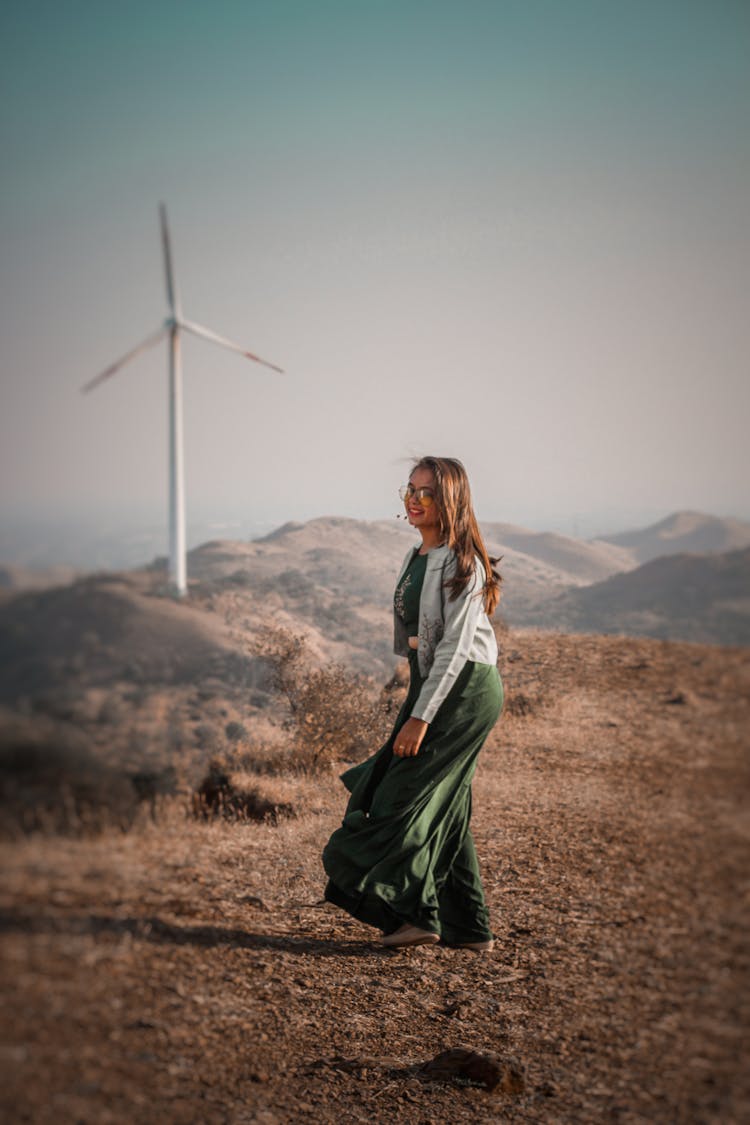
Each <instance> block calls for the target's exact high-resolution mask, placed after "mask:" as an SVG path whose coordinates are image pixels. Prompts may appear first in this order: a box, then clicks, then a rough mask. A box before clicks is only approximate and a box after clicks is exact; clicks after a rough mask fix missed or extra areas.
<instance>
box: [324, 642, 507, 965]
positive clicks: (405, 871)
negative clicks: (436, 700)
mask: <svg viewBox="0 0 750 1125" xmlns="http://www.w3.org/2000/svg"><path fill="white" fill-rule="evenodd" d="M409 664H410V668H411V680H410V684H409V693H408V695H407V698H406V701H405V702H404V705H403V707H402V708H401V710H400V712H399V714H398V718H397V719H396V723H395V725H394V728H393V732H392V733H391V737H390V738H389V739H388V741H387V742H386V743H385V745H384V746H382V747H381V749H380V750H379V751H378V752H377V753H376V754H375V755H373V757H371V758H369V759H368V760H367V761H365V762H362V763H361V764H360V765H357V766H354V767H353V768H352V769H350V770H347V771H346V773H344V774H343V775H342V781H343V782H344V785H345V786H346V788H347V789H348V790H349V792H350V793H351V797H350V799H349V804H348V806H347V809H346V813H345V816H344V821H343V824H342V825H341V827H340V828H339V829H337V831H336V832H334V833H333V835H332V836H331V839H330V840H329V841H328V844H327V845H326V848H325V850H324V852H323V866H324V868H325V870H326V873H327V875H328V878H329V883H328V886H327V887H326V892H325V895H326V898H327V899H328V900H329V901H330V902H333V903H335V904H336V905H337V906H340V907H341V908H342V909H344V910H346V911H348V912H349V913H350V914H352V915H353V916H354V917H355V918H358V919H359V920H360V921H362V922H366V923H367V924H369V925H371V926H376V927H377V928H378V929H381V930H383V932H384V933H392V932H393V931H394V930H396V929H398V927H399V926H401V925H402V924H403V923H404V922H410V923H413V924H414V925H417V926H419V927H420V928H422V929H426V930H432V931H434V932H435V933H438V934H440V935H441V936H442V938H443V940H444V941H445V942H447V943H450V944H460V943H463V942H473V941H486V940H488V939H489V938H490V937H491V930H490V926H489V917H488V913H487V907H486V903H485V899H484V891H483V889H482V882H481V879H480V875H479V867H478V864H477V857H476V852H475V850H474V841H473V839H472V836H471V831H470V829H469V821H470V818H471V781H472V778H473V776H474V770H475V768H476V763H477V756H478V754H479V751H480V749H481V748H482V745H483V743H484V741H485V739H486V737H487V735H488V734H489V732H490V730H491V729H492V727H493V725H494V723H495V722H496V720H497V718H498V716H499V714H500V711H501V709H502V704H503V688H502V683H501V680H500V676H499V674H498V671H497V668H496V667H495V666H494V665H489V664H474V663H471V662H469V663H467V664H466V665H465V666H464V668H463V669H462V671H461V673H460V674H459V676H458V678H457V680H456V682H455V684H454V685H453V687H452V689H451V691H450V693H449V695H448V696H447V698H446V699H445V701H444V702H443V704H442V706H441V707H440V709H439V711H438V712H437V714H436V716H435V718H434V720H433V721H432V723H430V726H429V727H428V729H427V734H426V736H425V740H424V742H423V743H422V746H421V748H420V751H419V754H418V755H417V756H416V757H415V758H398V757H396V756H395V755H394V753H393V743H394V739H395V736H396V733H397V732H398V730H399V729H400V727H401V726H402V725H403V723H404V722H405V721H406V719H407V718H408V717H409V715H410V714H411V709H412V707H413V706H414V703H415V701H416V699H417V696H418V695H419V691H420V689H421V686H422V680H421V679H420V676H419V671H418V665H417V660H416V654H415V653H413V654H412V655H411V656H410V658H409Z"/></svg>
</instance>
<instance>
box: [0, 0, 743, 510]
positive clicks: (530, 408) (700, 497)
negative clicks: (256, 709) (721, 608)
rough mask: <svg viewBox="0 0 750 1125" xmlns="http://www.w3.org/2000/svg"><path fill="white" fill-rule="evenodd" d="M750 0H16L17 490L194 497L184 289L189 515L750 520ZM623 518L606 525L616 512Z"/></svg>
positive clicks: (5, 236) (12, 75) (11, 473)
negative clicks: (177, 316)
mask: <svg viewBox="0 0 750 1125" xmlns="http://www.w3.org/2000/svg"><path fill="white" fill-rule="evenodd" d="M749 60H750V5H749V4H748V3H747V2H746V0H705V2H697V0H642V2H641V0H621V2H617V0H566V2H564V3H561V2H560V0H546V2H545V0H518V2H506V0H493V2H489V0H486V2H485V0H460V2H459V0H456V2H451V3H447V2H441V0H421V2H420V0H398V2H395V3H391V2H389V0H382V2H378V0H369V2H365V0H348V2H330V0H315V2H312V0H308V2H306V3H301V2H297V3H292V2H285V0H273V2H268V3H265V2H264V3H258V2H253V0H237V2H236V3H226V2H225V3H222V2H218V3H214V4H211V5H209V4H206V3H205V2H200V3H198V2H194V0H181V2H179V3H177V2H175V3H165V2H160V0H151V2H149V3H139V2H130V3H128V4H115V3H111V2H104V3H102V2H101V0H97V2H75V0H69V2H67V3H65V4H60V3H52V2H48V0H39V2H24V3H21V2H20V0H18V2H11V3H8V4H6V5H5V6H4V16H3V26H2V35H1V36H0V61H1V64H2V65H1V66H0V74H1V75H2V78H1V82H2V90H0V95H1V96H0V115H1V121H2V152H3V161H2V165H3V172H2V196H1V200H2V202H1V213H0V238H1V240H2V241H1V244H0V245H1V249H2V253H1V264H0V269H1V271H2V275H1V284H2V292H1V294H0V297H1V300H0V318H1V319H0V339H1V340H2V345H1V346H2V418H1V421H0V476H1V478H2V491H1V493H0V511H1V512H2V514H3V516H4V517H5V519H6V520H7V519H8V518H9V517H10V516H11V515H12V514H14V513H15V514H17V513H19V512H26V513H29V514H30V515H32V516H34V517H39V518H46V517H50V518H51V517H53V516H54V517H55V518H64V517H67V516H68V515H70V516H78V517H81V516H86V515H88V514H91V515H98V514H99V513H102V512H108V513H109V514H110V516H114V517H116V518H120V517H121V518H123V519H127V518H131V517H139V518H140V516H142V515H143V516H146V515H148V516H150V517H151V518H154V516H155V518H156V519H159V518H160V514H161V513H162V512H163V511H164V508H165V504H166V485H167V475H166V459H167V452H166V442H167V416H166V389H167V383H166V370H167V354H166V345H160V346H159V347H158V348H157V349H155V350H154V351H152V352H150V353H149V354H148V355H146V356H143V357H142V358H140V359H139V360H137V361H136V362H135V363H133V364H132V366H130V367H128V368H126V369H125V370H124V371H122V372H121V373H120V374H119V375H118V376H117V377H116V378H115V379H113V380H111V381H109V382H108V383H106V384H105V385H104V386H102V387H101V388H100V389H99V390H98V391H96V392H95V393H94V394H93V395H89V396H82V395H81V394H80V393H79V387H80V386H81V384H82V383H84V382H85V381H86V380H87V379H89V378H91V377H92V376H93V375H95V374H96V373H97V372H98V371H99V370H100V369H102V368H103V367H105V366H106V365H107V364H108V363H109V362H110V361H111V360H113V359H115V358H116V357H117V356H118V355H120V354H121V353H123V352H124V351H126V350H127V349H128V348H129V347H130V346H132V345H133V344H135V343H136V342H137V341H138V340H140V339H141V338H142V337H144V336H146V335H147V334H148V333H149V332H151V331H153V330H154V329H155V328H156V327H157V326H158V324H159V323H160V321H161V320H162V319H163V317H164V316H165V315H166V303H165V293H164V283H163V277H162V265H161V256H160V255H161V251H160V245H159V241H158V225H157V205H158V202H159V200H161V199H163V200H165V201H166V203H167V205H168V208H169V215H170V222H171V227H172V238H173V244H174V257H175V266H176V271H177V277H178V284H179V287H180V290H181V294H182V301H183V307H184V311H185V314H186V315H187V316H190V317H192V318H194V319H195V320H197V321H199V322H201V323H203V324H207V325H209V326H211V327H212V328H214V329H215V330H216V331H218V332H220V333H223V334H225V335H227V336H230V337H232V338H234V339H237V340H238V341H240V342H243V343H244V344H245V345H246V346H247V347H249V348H251V349H253V350H255V351H257V352H259V353H260V354H261V355H264V356H267V357H268V358H269V359H271V360H273V361H275V362H277V363H279V364H281V365H282V366H283V367H285V368H286V370H287V374H286V375H284V376H275V375H273V374H272V373H270V372H267V371H265V370H264V369H263V368H260V367H257V366H255V365H253V364H250V363H248V362H246V361H244V360H243V359H241V358H239V357H238V356H236V355H232V354H229V353H225V352H223V351H221V350H219V349H217V348H214V347H212V346H211V345H210V344H207V343H204V342H202V341H199V340H196V339H193V338H189V337H188V338H186V339H185V346H184V372H185V437H186V470H187V498H188V520H191V519H195V518H198V517H199V516H200V518H204V519H205V518H216V519H222V518H231V517H241V518H244V519H248V520H260V521H264V520H266V521H272V522H274V523H281V522H283V521H284V520H286V519H304V518H307V517H310V516H314V515H324V514H342V515H350V516H357V517H363V518H371V517H381V516H391V515H393V514H395V512H396V511H398V510H399V505H398V501H397V498H396V487H397V486H398V484H399V483H400V482H401V480H402V478H403V477H404V476H405V475H406V469H405V460H404V459H406V458H408V457H409V456H410V455H413V454H416V453H419V452H432V453H444V454H449V455H453V456H459V457H461V458H462V459H463V460H464V461H465V463H466V465H467V467H468V468H469V470H470V474H471V477H472V481H473V485H474V491H475V497H476V501H477V507H478V510H479V514H480V516H482V517H484V518H486V519H500V520H503V519H507V520H511V521H514V522H517V523H524V524H527V525H530V526H557V527H561V528H563V529H567V530H573V527H574V521H576V520H579V521H581V520H582V521H583V523H584V525H586V526H591V525H592V521H593V523H594V524H596V523H598V524H600V525H601V527H602V529H604V530H606V528H607V527H614V526H624V525H625V524H627V523H628V522H630V523H637V522H642V521H644V520H646V519H649V518H658V517H660V516H662V515H666V514H667V513H668V512H670V511H672V510H674V509H676V508H684V507H692V508H699V509H702V510H709V511H713V512H716V513H717V514H736V515H740V516H743V517H746V518H747V517H750V497H749V496H748V489H747V481H748V480H750V440H748V418H749V417H750V410H749V408H750V379H749V378H748V375H749V372H750V365H749V363H748V360H749V358H750V212H749V210H748V200H750V128H749V127H748V121H749V113H748V110H750V61H749ZM586 521H588V524H586Z"/></svg>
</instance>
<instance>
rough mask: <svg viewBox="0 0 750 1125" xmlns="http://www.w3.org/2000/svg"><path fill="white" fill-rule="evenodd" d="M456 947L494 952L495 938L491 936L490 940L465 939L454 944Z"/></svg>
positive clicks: (480, 951)
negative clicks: (458, 943)
mask: <svg viewBox="0 0 750 1125" xmlns="http://www.w3.org/2000/svg"><path fill="white" fill-rule="evenodd" d="M453 948H454V949H473V950H474V952H475V953H492V950H493V949H494V948H495V939H494V938H490V939H489V941H464V942H461V944H460V945H454V946H453Z"/></svg>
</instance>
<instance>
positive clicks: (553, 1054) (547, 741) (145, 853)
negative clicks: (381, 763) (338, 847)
mask: <svg viewBox="0 0 750 1125" xmlns="http://www.w3.org/2000/svg"><path fill="white" fill-rule="evenodd" d="M500 639H501V661H500V668H501V673H502V675H503V679H504V682H505V685H506V689H507V704H506V711H505V714H504V716H503V718H502V719H501V721H500V723H499V724H498V726H497V727H496V728H495V730H494V732H493V733H492V735H491V737H490V739H489V741H488V743H487V746H486V747H485V749H484V751H483V752H482V755H481V759H480V765H479V771H478V774H477V777H476V779H475V783H474V816H473V830H474V835H475V839H476V841H477V849H478V852H479V856H480V862H481V867H482V874H483V879H484V883H485V887H486V892H487V896H488V903H489V907H490V914H491V918H492V924H493V927H494V929H495V932H496V934H497V938H498V940H497V944H496V948H495V951H494V952H493V953H492V954H491V955H490V956H488V957H484V958H482V957H478V956H476V955H475V954H472V953H468V952H461V951H453V950H450V949H445V948H442V947H439V946H438V947H434V948H430V949H417V950H413V951H411V952H404V953H390V952H384V951H382V950H381V949H380V948H379V946H378V942H377V935H376V934H374V933H373V932H372V931H371V930H369V929H367V928H366V927H363V926H360V925H358V924H356V923H354V922H353V921H352V920H350V919H349V918H348V917H347V916H345V915H343V914H341V913H340V912H337V911H336V910H335V909H334V908H332V907H329V906H326V905H325V904H324V903H323V902H322V901H321V896H322V887H323V877H322V872H321V867H320V852H321V849H322V846H323V844H324V842H325V840H326V839H327V837H328V835H329V833H330V832H331V831H332V830H333V829H334V828H335V827H336V825H337V824H338V823H339V822H340V818H341V815H342V812H343V808H344V800H345V795H344V792H343V788H342V787H341V785H340V783H339V782H338V780H337V778H336V773H337V772H338V770H340V769H341V768H342V765H343V763H341V764H339V765H338V766H334V767H332V768H331V769H330V770H328V771H324V772H322V773H320V774H319V775H316V776H304V775H302V776H300V775H290V776H288V777H277V778H275V779H271V780H272V781H274V784H276V786H277V793H278V795H279V797H282V796H283V800H284V801H285V802H286V803H287V804H288V806H289V809H290V812H289V813H288V814H286V815H285V816H283V817H282V818H281V819H279V820H278V822H275V821H273V820H270V819H269V820H267V821H266V822H265V823H263V824H252V823H233V822H228V821H208V822H203V821H196V820H194V819H192V818H190V817H187V816H186V813H185V808H186V806H185V803H184V800H183V798H179V797H175V798H173V799H172V802H173V803H172V804H169V803H167V804H166V805H160V806H157V808H156V809H155V812H154V819H151V818H150V817H148V816H146V817H144V818H143V819H142V821H141V822H140V823H139V824H136V826H135V827H134V828H132V829H131V831H130V832H129V833H128V834H126V835H123V833H122V832H120V831H119V830H112V831H109V832H104V833H103V834H100V835H99V836H97V837H95V838H87V839H76V838H71V837H67V838H61V837H54V836H53V837H46V836H44V835H40V834H37V835H35V836H32V837H30V838H27V839H20V840H17V841H16V842H14V843H9V844H7V843H6V844H2V845H0V862H2V865H3V870H4V883H3V888H2V891H1V892H0V945H1V946H2V953H3V961H4V964H5V965H6V966H7V967H8V970H7V971H6V974H5V979H4V981H3V991H4V1005H3V1016H4V1022H5V1024H6V1031H5V1033H6V1036H7V1038H6V1042H7V1043H8V1044H10V1045H9V1046H8V1047H6V1051H7V1053H8V1057H9V1058H10V1059H11V1060H12V1066H9V1067H8V1068H7V1071H6V1076H5V1078H4V1082H3V1086H2V1090H0V1108H1V1110H2V1111H3V1112H4V1114H5V1115H6V1116H7V1118H8V1119H9V1120H10V1119H13V1120H21V1119H25V1120H34V1121H35V1122H38V1123H39V1125H46V1123H47V1122H49V1123H50V1125H51V1123H52V1122H57V1121H60V1120H61V1119H62V1120H83V1121H95V1120H96V1121H104V1120H112V1121H138V1122H142V1123H143V1125H151V1123H152V1122H153V1123H154V1125H156V1123H158V1122H163V1121H165V1120H167V1121H170V1122H185V1123H186V1125H187V1123H188V1122H192V1121H195V1120H201V1121H205V1122H207V1123H211V1125H212V1123H214V1122H216V1123H217V1125H218V1123H219V1122H224V1121H227V1120H231V1121H237V1122H240V1121H247V1122H258V1123H261V1122H264V1123H267V1125H270V1123H272V1122H278V1123H279V1125H280V1123H281V1122H289V1121H300V1122H310V1123H311V1125H312V1123H317V1122H323V1123H329V1122H330V1123H331V1125H333V1123H338V1122H355V1121H363V1120H365V1121H371V1122H382V1123H384V1125H385V1123H386V1122H392V1121H394V1120H398V1121H402V1122H404V1123H405V1125H423V1123H424V1122H426V1121H452V1122H460V1123H466V1125H474V1123H486V1125H490V1122H496V1121H498V1120H512V1121H514V1122H539V1123H542V1125H546V1123H547V1122H549V1121H551V1120H554V1121H556V1122H561V1123H562V1125H598V1123H599V1122H601V1121H604V1120H607V1121H610V1120H622V1121H628V1120H633V1121H635V1120H639V1121H727V1122H728V1121H740V1120H744V1119H746V1118H747V1115H748V1109H750V1086H749V1085H748V1075H747V1069H746V1067H745V1066H744V1059H743V1054H742V1051H741V1049H740V1043H741V1042H742V1037H743V1035H744V1034H745V1032H746V1029H747V1026H748V1020H749V1019H750V1010H749V1009H748V1001H747V998H748V996H749V995H750V988H749V987H748V986H749V985H750V979H749V978H750V964H749V963H748V957H747V942H746V935H747V928H748V923H749V922H750V918H748V910H747V899H746V896H745V897H743V895H742V894H741V887H742V886H743V884H744V882H745V881H746V875H747V865H748V860H749V859H750V856H749V855H748V851H749V841H748V832H747V815H746V809H747V798H748V789H749V788H750V775H749V774H748V762H750V757H749V756H748V753H747V750H748V741H747V740H748V729H750V724H749V723H748V719H749V718H750V707H749V701H750V662H749V660H748V653H747V652H746V651H744V650H732V649H719V648H716V647H711V646H709V647H702V646H699V645H688V644H674V643H666V642H660V641H654V640H642V639H641V640H634V639H628V638H601V637H590V636H568V637H565V636H556V635H554V634H548V633H547V634H545V633H533V632H524V631H511V632H509V633H507V632H506V633H503V634H502V635H501V638H500ZM205 686H206V683H205V681H203V680H201V679H198V680H197V681H196V683H195V685H194V690H193V696H192V706H193V708H194V709H195V710H196V712H198V711H200V710H201V709H202V708H206V710H205V714H204V718H205V719H206V721H207V722H211V721H213V717H214V715H215V718H216V719H217V720H219V721H221V715H220V713H219V712H216V713H215V712H213V711H211V710H209V709H208V708H210V706H211V705H212V704H213V703H215V702H217V699H216V698H214V697H213V696H211V695H210V693H209V696H208V698H207V699H203V702H201V698H202V696H201V693H202V690H203V688H204V687H205ZM161 690H162V691H164V690H165V688H162V689H161ZM244 718H245V720H246V722H247V723H248V725H249V727H250V731H249V733H250V736H251V737H252V729H253V728H252V726H251V722H250V721H251V719H252V716H251V715H249V714H248V715H245V716H244ZM129 719H130V716H129V714H128V712H127V710H123V711H122V712H121V713H120V715H119V716H118V718H117V720H116V723H117V724H119V725H122V724H123V723H127V722H128V721H129ZM109 729H111V730H114V729H115V721H114V720H113V721H112V723H111V725H110V728H109ZM166 735H167V730H166V729H165V726H164V725H162V727H161V728H159V727H155V728H154V729H153V730H152V731H151V732H150V735H149V741H150V742H151V744H152V745H153V746H154V747H155V748H156V749H158V745H159V740H163V739H164V738H165V737H166ZM209 752H210V751H209V749H208V748H207V749H206V753H209ZM452 1047H466V1048H470V1049H472V1050H475V1051H479V1052H493V1053H494V1054H496V1055H497V1056H498V1057H499V1059H500V1061H501V1065H502V1066H503V1067H505V1068H506V1069H507V1068H508V1067H512V1068H514V1071H515V1072H516V1073H520V1074H521V1084H520V1085H519V1084H518V1083H515V1084H514V1085H513V1086H512V1087H509V1088H507V1089H506V1088H504V1087H502V1086H501V1087H500V1088H499V1089H498V1090H497V1091H496V1092H495V1093H494V1094H490V1093H488V1092H487V1091H486V1090H484V1089H482V1088H476V1087H474V1088H472V1087H471V1086H468V1087H467V1086H466V1085H463V1086H462V1085H457V1084H456V1083H455V1082H451V1081H449V1080H448V1081H446V1080H438V1079H436V1078H434V1077H432V1076H431V1075H430V1074H429V1072H425V1071H423V1070H421V1069H420V1067H421V1065H422V1064H424V1063H425V1062H427V1061H428V1060H430V1059H432V1058H433V1057H434V1056H435V1055H437V1054H438V1052H440V1051H442V1050H443V1049H445V1048H452Z"/></svg>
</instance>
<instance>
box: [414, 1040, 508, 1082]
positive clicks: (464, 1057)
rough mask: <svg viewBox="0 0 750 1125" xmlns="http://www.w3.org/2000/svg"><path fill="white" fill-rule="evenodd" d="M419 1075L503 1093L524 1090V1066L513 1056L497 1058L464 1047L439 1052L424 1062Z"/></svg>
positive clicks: (433, 1079) (493, 1055)
mask: <svg viewBox="0 0 750 1125" xmlns="http://www.w3.org/2000/svg"><path fill="white" fill-rule="evenodd" d="M420 1075H421V1077H423V1078H426V1079H428V1080H429V1081H435V1080H437V1081H441V1082H452V1081H456V1080H458V1081H464V1082H473V1083H475V1084H476V1085H477V1086H484V1087H485V1089H487V1090H498V1091H499V1092H500V1093H503V1094H520V1093H522V1092H523V1089H524V1079H523V1069H522V1067H521V1066H520V1064H519V1063H518V1062H516V1060H515V1059H500V1058H499V1057H498V1056H497V1055H495V1054H480V1053H479V1052H478V1051H470V1050H469V1049H468V1048H466V1047H453V1048H451V1049H450V1050H448V1051H441V1053H440V1054H439V1055H437V1056H436V1057H435V1058H434V1059H431V1060H430V1061H429V1062H426V1063H423V1065H422V1066H421V1067H420Z"/></svg>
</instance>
